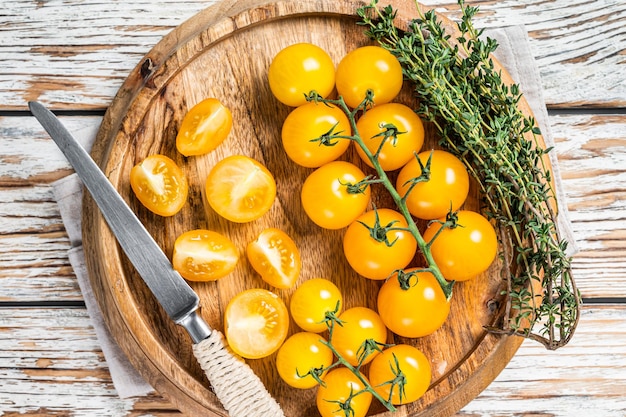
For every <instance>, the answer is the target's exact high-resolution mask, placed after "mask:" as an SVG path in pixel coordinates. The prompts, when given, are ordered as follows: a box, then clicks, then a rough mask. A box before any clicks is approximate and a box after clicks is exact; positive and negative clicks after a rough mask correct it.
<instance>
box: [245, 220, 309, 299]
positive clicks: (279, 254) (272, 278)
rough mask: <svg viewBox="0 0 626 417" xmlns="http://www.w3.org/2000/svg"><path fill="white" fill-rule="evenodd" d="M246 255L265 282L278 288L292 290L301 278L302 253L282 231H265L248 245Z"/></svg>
mask: <svg viewBox="0 0 626 417" xmlns="http://www.w3.org/2000/svg"><path fill="white" fill-rule="evenodd" d="M246 255H247V256H248V260H249V261H250V264H251V265H252V267H253V268H254V270H255V271H257V272H258V273H259V275H261V278H262V279H263V281H265V282H267V283H268V284H270V285H272V286H274V287H276V288H282V289H286V288H291V287H293V286H294V284H295V283H296V281H297V279H298V277H299V276H300V269H301V268H302V262H301V260H300V251H299V250H298V247H297V246H296V243H295V242H294V241H293V239H291V237H289V235H288V234H287V233H285V232H283V231H282V230H280V229H276V228H273V227H270V228H267V229H265V230H263V231H262V232H261V233H260V234H259V235H258V236H257V238H256V239H255V240H253V241H252V242H250V243H249V244H248V246H247V247H246Z"/></svg>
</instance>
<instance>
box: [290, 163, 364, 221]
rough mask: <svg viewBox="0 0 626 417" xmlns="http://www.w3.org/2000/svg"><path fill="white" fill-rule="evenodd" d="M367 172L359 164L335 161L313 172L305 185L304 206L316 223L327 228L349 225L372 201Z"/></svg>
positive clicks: (302, 195)
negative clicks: (363, 182) (364, 182)
mask: <svg viewBox="0 0 626 417" xmlns="http://www.w3.org/2000/svg"><path fill="white" fill-rule="evenodd" d="M365 177H366V175H365V174H364V173H363V171H361V169H360V168H359V167H357V166H356V165H354V164H352V163H350V162H346V161H333V162H329V163H327V164H324V165H322V166H321V167H319V168H318V169H316V170H315V171H313V172H312V173H311V174H310V175H309V176H308V177H307V178H306V180H305V181H304V183H303V184H302V190H301V193H300V195H301V200H302V208H303V209H304V211H305V213H306V214H307V215H308V216H309V218H310V219H311V220H313V222H314V223H315V224H317V225H318V226H320V227H323V228H325V229H341V228H344V227H347V226H349V225H350V223H352V222H353V221H354V220H355V219H356V218H357V217H359V216H360V215H361V214H363V212H365V209H366V208H367V205H368V204H369V202H370V194H371V191H370V187H369V186H368V185H363V184H362V183H361V182H362V181H363V180H364V179H365Z"/></svg>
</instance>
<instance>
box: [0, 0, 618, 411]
mask: <svg viewBox="0 0 626 417" xmlns="http://www.w3.org/2000/svg"><path fill="white" fill-rule="evenodd" d="M214 2H215V1H211V0H204V1H202V0H187V1H184V2H181V1H178V0H155V1H149V0H134V1H132V2H131V1H110V2H109V1H95V0H47V1H44V2H42V1H35V0H11V1H4V0H3V1H2V4H1V5H0V416H14V415H29V416H89V417H93V416H140V415H153V416H176V415H180V413H179V412H178V411H177V410H175V409H173V407H172V406H171V405H170V404H169V403H168V402H167V401H166V400H164V399H163V398H162V397H160V396H159V395H158V394H156V393H155V394H152V395H148V396H146V397H141V398H133V399H127V400H121V399H119V397H118V396H117V394H116V392H115V390H114V388H113V385H112V383H111V377H110V375H109V372H108V368H107V366H106V363H105V361H104V358H103V356H102V353H101V351H100V348H99V345H98V342H97V340H96V336H95V333H94V330H93V328H92V326H91V324H90V320H89V317H88V315H87V312H86V310H85V307H84V304H83V301H82V296H81V293H80V290H79V288H78V285H77V282H76V278H75V276H74V274H73V271H72V269H71V267H70V264H69V261H68V257H67V250H68V249H69V247H70V246H69V241H68V238H67V235H66V232H65V229H64V227H63V224H62V222H61V218H60V215H59V211H58V209H57V205H56V203H55V201H54V199H53V196H52V191H51V187H50V184H51V182H53V181H54V180H56V179H59V178H61V177H64V176H66V175H68V174H69V173H71V172H72V171H71V168H70V167H69V165H68V164H67V162H66V161H65V159H64V158H63V156H62V155H61V153H60V152H59V151H58V150H57V149H56V148H55V145H54V144H53V142H52V141H51V140H49V138H48V137H47V135H46V134H45V133H44V132H43V130H42V129H41V128H40V126H39V125H38V124H37V122H36V121H35V120H34V119H33V118H32V117H31V116H30V113H28V112H27V110H26V102H27V101H28V100H33V99H37V100H40V101H42V102H44V103H45V104H47V105H49V106H50V107H52V108H53V109H54V110H55V111H57V112H58V114H59V115H61V116H62V119H63V121H64V123H65V124H66V125H67V126H68V127H69V128H70V130H72V131H73V132H76V133H77V134H78V135H81V136H83V137H88V136H89V135H94V134H95V132H96V131H97V129H98V126H99V123H100V121H101V118H102V115H103V113H104V111H105V109H106V108H107V106H108V105H109V103H110V102H111V100H112V98H113V96H114V95H115V93H116V92H117V89H118V88H119V86H120V85H121V83H122V82H123V80H124V79H125V77H126V75H127V74H128V72H129V71H130V70H131V69H132V68H133V67H134V66H135V65H136V63H137V62H139V60H140V59H141V58H142V56H143V55H144V54H145V53H146V52H148V51H149V49H150V48H151V47H152V46H153V45H154V44H155V43H157V42H158V41H159V39H160V38H161V37H162V36H163V35H165V34H166V33H167V32H169V31H170V30H171V29H172V28H174V27H175V26H177V25H179V24H180V23H181V22H183V21H184V20H185V19H187V18H188V17H190V16H192V15H193V14H195V13H196V12H198V11H199V10H201V9H203V8H205V7H207V6H209V5H211V4H213V3H214ZM424 3H425V4H427V5H437V6H438V7H440V8H441V10H442V11H443V12H444V13H447V14H450V15H451V16H454V15H455V11H456V10H458V6H457V5H456V4H455V2H454V1H451V0H448V1H442V0H429V1H425V2H424ZM468 3H470V4H473V5H479V6H480V7H481V13H480V16H479V24H481V25H486V26H500V25H509V24H524V25H526V27H527V29H528V31H529V35H530V37H531V47H532V50H533V53H534V55H535V58H536V60H537V63H538V65H539V67H540V72H541V77H542V83H543V88H544V93H545V98H546V101H547V104H548V108H549V115H550V123H551V126H552V129H553V132H554V136H555V138H556V142H557V145H556V152H557V154H558V158H559V161H560V167H561V171H562V176H563V178H564V191H565V193H566V195H567V204H568V207H569V210H570V211H571V217H572V222H573V227H574V232H575V236H576V238H577V240H578V244H579V246H580V249H581V252H580V253H579V254H578V255H577V256H576V257H575V259H574V263H573V267H574V273H575V277H576V280H577V283H578V286H579V288H580V290H581V293H582V296H583V297H584V301H585V306H584V308H583V313H582V319H581V322H580V325H579V328H578V331H577V333H576V335H575V337H574V339H573V341H572V342H571V343H570V344H569V345H568V346H566V347H564V348H562V349H560V350H557V351H556V352H548V351H546V350H545V349H544V348H543V347H541V346H539V345H538V344H535V343H532V342H525V343H524V344H523V345H522V348H521V349H520V350H519V352H518V354H517V355H516V356H515V358H514V359H513V360H512V361H511V362H510V364H509V365H508V366H507V368H506V369H505V370H504V371H503V372H502V373H501V374H500V376H499V377H498V378H497V379H496V380H495V381H494V382H493V383H492V384H491V385H490V387H489V388H488V389H487V390H485V391H484V392H483V393H482V394H481V395H480V396H479V397H477V398H476V399H475V400H474V401H472V402H471V403H469V404H468V405H466V406H465V407H464V408H463V409H462V410H461V411H460V412H459V414H458V415H459V416H531V415H532V416H536V415H550V416H624V415H626V2H624V1H623V0H501V1H498V2H493V1H488V0H479V1H468Z"/></svg>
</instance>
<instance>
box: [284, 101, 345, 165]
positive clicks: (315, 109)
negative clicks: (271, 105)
mask: <svg viewBox="0 0 626 417" xmlns="http://www.w3.org/2000/svg"><path fill="white" fill-rule="evenodd" d="M336 134H341V135H342V136H349V135H351V134H352V128H351V127H350V121H349V120H348V117H347V116H346V114H345V113H344V112H343V111H341V109H339V108H338V107H335V106H332V105H326V104H322V103H307V104H303V105H302V106H300V107H298V108H296V109H293V110H292V111H291V113H289V115H288V116H287V118H286V119H285V121H284V122H283V128H282V130H281V139H282V144H283V148H284V149H285V152H286V153H287V156H288V157H289V158H290V159H291V160H292V161H294V162H295V163H296V164H298V165H302V166H304V167H307V168H317V167H320V166H322V165H324V164H326V163H328V162H331V161H334V160H335V159H337V158H339V157H340V156H341V155H343V153H344V152H345V151H346V149H348V147H349V146H350V139H344V138H334V137H331V136H332V135H336Z"/></svg>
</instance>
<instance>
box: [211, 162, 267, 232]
mask: <svg viewBox="0 0 626 417" xmlns="http://www.w3.org/2000/svg"><path fill="white" fill-rule="evenodd" d="M205 190H206V199H207V201H208V203H209V205H210V206H211V208H212V209H213V210H215V212H216V213H217V214H219V215H220V216H222V217H224V218H225V219H228V220H230V221H232V222H237V223H245V222H250V221H253V220H256V219H258V218H259V217H261V216H263V215H264V214H265V213H266V212H267V211H268V210H269V209H270V208H271V207H272V204H274V199H275V198H276V181H275V180H274V176H273V175H272V173H271V172H269V171H268V169H267V168H266V167H265V166H264V165H263V164H261V163H260V162H258V161H256V160H254V159H252V158H250V157H248V156H244V155H233V156H229V157H227V158H224V159H222V160H221V161H220V162H218V163H217V164H216V165H215V166H214V167H213V169H211V171H210V172H209V175H208V176H207V179H206V184H205Z"/></svg>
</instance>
